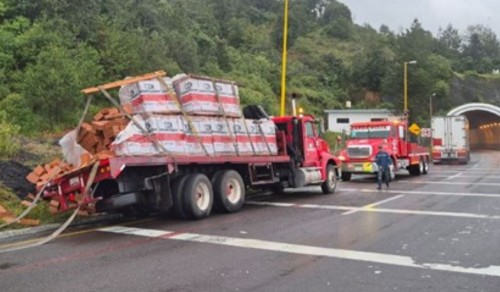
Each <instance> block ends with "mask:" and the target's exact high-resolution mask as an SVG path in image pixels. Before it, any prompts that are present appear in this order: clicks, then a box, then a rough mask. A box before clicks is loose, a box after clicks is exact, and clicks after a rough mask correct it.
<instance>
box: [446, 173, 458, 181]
mask: <svg viewBox="0 0 500 292" xmlns="http://www.w3.org/2000/svg"><path fill="white" fill-rule="evenodd" d="M461 175H462V172H459V173H457V174H455V175H452V176H449V177H447V178H446V180H452V179H454V178H457V177H459V176H461Z"/></svg>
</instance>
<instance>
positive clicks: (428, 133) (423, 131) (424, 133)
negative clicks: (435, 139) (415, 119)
mask: <svg viewBox="0 0 500 292" xmlns="http://www.w3.org/2000/svg"><path fill="white" fill-rule="evenodd" d="M420 136H422V137H425V138H430V137H431V128H422V129H420Z"/></svg>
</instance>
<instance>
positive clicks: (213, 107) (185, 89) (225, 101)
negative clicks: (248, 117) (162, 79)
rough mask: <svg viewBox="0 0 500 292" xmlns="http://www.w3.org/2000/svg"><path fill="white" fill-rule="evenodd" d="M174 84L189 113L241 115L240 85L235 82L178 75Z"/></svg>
mask: <svg viewBox="0 0 500 292" xmlns="http://www.w3.org/2000/svg"><path fill="white" fill-rule="evenodd" d="M173 86H174V89H175V92H176V94H177V96H178V97H179V99H180V101H181V103H182V106H183V108H184V110H185V111H186V113H187V114H190V115H203V116H222V115H223V114H225V115H226V116H227V117H240V99H239V94H238V87H237V86H236V85H234V84H230V83H225V82H213V81H211V80H208V79H203V78H195V77H192V76H188V75H178V76H176V77H174V79H173ZM219 102H220V103H219ZM223 111H224V112H223Z"/></svg>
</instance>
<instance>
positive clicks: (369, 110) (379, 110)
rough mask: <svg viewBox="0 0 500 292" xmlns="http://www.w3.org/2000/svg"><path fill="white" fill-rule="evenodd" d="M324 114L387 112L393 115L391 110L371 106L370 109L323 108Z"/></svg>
mask: <svg viewBox="0 0 500 292" xmlns="http://www.w3.org/2000/svg"><path fill="white" fill-rule="evenodd" d="M325 113H326V114H387V115H393V114H392V112H391V111H390V110H388V109H385V108H382V109H380V108H372V109H338V110H325Z"/></svg>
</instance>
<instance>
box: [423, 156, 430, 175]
mask: <svg viewBox="0 0 500 292" xmlns="http://www.w3.org/2000/svg"><path fill="white" fill-rule="evenodd" d="M428 173H429V159H427V158H424V170H423V171H422V174H424V175H425V174H428Z"/></svg>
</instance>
